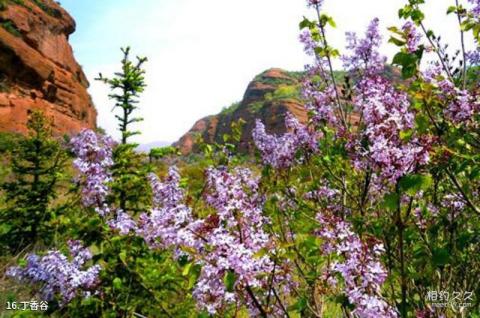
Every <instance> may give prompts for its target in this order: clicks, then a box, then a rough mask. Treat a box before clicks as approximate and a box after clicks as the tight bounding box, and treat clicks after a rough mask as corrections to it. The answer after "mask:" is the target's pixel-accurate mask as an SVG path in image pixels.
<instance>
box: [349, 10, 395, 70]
mask: <svg viewBox="0 0 480 318" xmlns="http://www.w3.org/2000/svg"><path fill="white" fill-rule="evenodd" d="M379 21H380V20H379V19H378V18H375V19H373V20H372V21H371V22H370V24H369V26H368V28H367V31H366V33H365V37H364V38H363V39H358V37H357V35H356V34H355V33H354V32H347V34H346V35H347V49H348V50H350V51H351V52H352V53H351V55H345V56H342V60H343V63H344V67H345V69H346V70H349V71H351V72H359V71H362V72H360V75H367V76H368V75H373V74H378V73H379V72H381V71H383V69H384V67H385V62H386V61H387V59H386V57H385V56H383V55H381V54H380V53H379V51H378V49H379V48H380V45H381V43H382V37H381V35H380V32H379V30H378V26H379Z"/></svg>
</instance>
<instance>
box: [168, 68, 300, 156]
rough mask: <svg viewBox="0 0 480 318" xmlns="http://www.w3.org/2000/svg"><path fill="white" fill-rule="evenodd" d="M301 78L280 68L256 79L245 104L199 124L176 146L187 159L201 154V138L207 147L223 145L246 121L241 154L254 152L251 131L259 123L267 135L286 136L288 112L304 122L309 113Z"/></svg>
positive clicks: (203, 120) (234, 106) (243, 102)
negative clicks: (233, 126)
mask: <svg viewBox="0 0 480 318" xmlns="http://www.w3.org/2000/svg"><path fill="white" fill-rule="evenodd" d="M300 76H301V73H296V72H287V71H285V70H282V69H278V68H272V69H269V70H267V71H265V72H263V73H261V74H259V75H257V76H256V77H255V78H254V79H253V80H252V81H251V82H250V84H249V85H248V87H247V90H246V91H245V94H244V96H243V99H242V101H240V102H238V103H234V104H232V105H231V106H230V107H228V108H224V109H223V110H222V112H220V113H219V114H217V115H212V116H207V117H204V118H202V119H200V120H198V121H197V122H196V123H195V124H194V125H193V127H192V128H191V129H190V130H189V131H188V132H187V133H186V134H185V135H183V136H182V137H181V138H180V140H178V141H177V142H176V143H174V146H176V147H178V148H179V149H180V151H181V152H182V154H184V155H187V154H190V153H192V152H197V151H198V150H199V149H198V142H199V140H200V138H201V139H203V141H204V142H206V143H214V142H217V143H222V142H223V136H224V135H225V134H230V133H231V124H232V123H233V122H237V121H239V120H240V119H243V120H244V121H245V125H244V128H243V131H242V138H241V141H240V144H239V145H237V146H238V150H239V151H240V152H243V153H245V152H250V151H252V149H253V145H252V129H253V128H254V127H255V121H256V119H260V120H261V121H262V122H264V123H265V126H266V128H267V131H268V132H270V133H277V134H282V133H284V132H286V127H285V122H284V117H285V113H286V112H290V113H292V114H293V115H295V116H296V117H297V118H298V119H299V120H300V121H301V122H305V121H306V120H307V113H306V111H305V109H304V107H303V105H302V103H301V101H300V98H299V96H300V93H299V92H300V82H299V80H300Z"/></svg>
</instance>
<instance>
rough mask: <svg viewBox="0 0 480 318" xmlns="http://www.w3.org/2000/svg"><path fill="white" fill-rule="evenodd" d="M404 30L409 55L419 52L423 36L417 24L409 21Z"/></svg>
mask: <svg viewBox="0 0 480 318" xmlns="http://www.w3.org/2000/svg"><path fill="white" fill-rule="evenodd" d="M402 30H403V32H404V33H405V38H406V40H407V43H406V47H407V51H408V53H413V52H415V51H417V50H418V46H419V44H420V41H421V40H422V35H421V34H420V33H419V32H418V30H417V28H416V27H415V24H413V22H411V21H408V22H406V23H405V24H404V25H403V27H402Z"/></svg>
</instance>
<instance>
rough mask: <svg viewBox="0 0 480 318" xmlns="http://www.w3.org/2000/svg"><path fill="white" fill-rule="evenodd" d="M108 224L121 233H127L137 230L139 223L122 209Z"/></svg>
mask: <svg viewBox="0 0 480 318" xmlns="http://www.w3.org/2000/svg"><path fill="white" fill-rule="evenodd" d="M107 224H108V225H109V226H110V228H112V229H114V230H117V231H119V233H120V234H121V235H127V234H129V233H130V232H131V231H132V232H135V231H136V230H137V223H136V222H135V221H134V220H133V219H132V217H131V216H130V215H129V214H128V213H125V212H123V211H121V210H119V211H117V217H116V218H115V219H111V220H109V221H108V222H107Z"/></svg>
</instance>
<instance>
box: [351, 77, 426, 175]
mask: <svg viewBox="0 0 480 318" xmlns="http://www.w3.org/2000/svg"><path fill="white" fill-rule="evenodd" d="M357 90H358V96H357V97H356V100H355V108H356V111H357V112H358V113H360V114H362V118H363V121H364V124H365V129H364V131H363V132H362V135H363V137H366V138H367V140H368V146H367V147H364V146H363V145H362V144H361V143H360V140H361V139H363V137H362V138H360V139H355V140H354V141H353V142H352V143H351V145H350V147H351V150H353V152H352V156H353V161H354V166H355V167H357V168H360V169H365V168H366V167H367V166H370V167H371V168H372V169H373V170H374V172H375V173H376V175H375V176H376V177H377V178H379V179H378V182H382V181H383V180H384V181H387V182H389V183H392V184H393V183H395V182H396V181H397V180H398V179H399V178H400V177H402V176H404V175H405V174H408V173H410V172H411V171H413V169H414V168H415V167H416V166H417V165H424V164H426V163H427V162H428V161H429V147H430V141H429V139H427V138H419V137H416V136H412V138H411V139H410V140H408V141H404V140H402V138H401V133H402V132H407V131H408V130H409V129H411V128H412V127H413V119H414V115H413V113H412V112H411V111H410V102H409V100H408V96H407V94H405V93H403V92H401V91H399V90H397V89H395V88H394V87H393V86H392V84H391V83H390V81H388V80H386V79H384V78H382V77H380V76H376V75H375V76H370V77H365V78H364V79H362V81H361V82H360V83H359V85H358V87H357Z"/></svg>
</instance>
